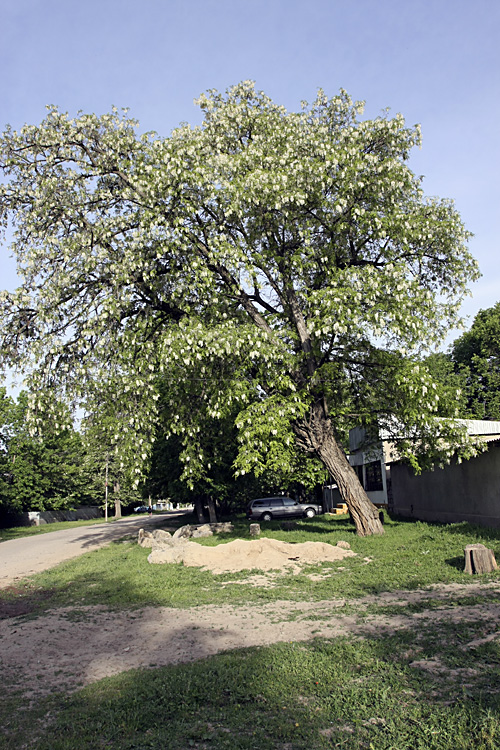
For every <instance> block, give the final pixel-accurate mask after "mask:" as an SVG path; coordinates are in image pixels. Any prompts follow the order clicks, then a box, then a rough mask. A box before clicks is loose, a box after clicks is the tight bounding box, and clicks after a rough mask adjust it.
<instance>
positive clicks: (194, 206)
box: [0, 82, 478, 534]
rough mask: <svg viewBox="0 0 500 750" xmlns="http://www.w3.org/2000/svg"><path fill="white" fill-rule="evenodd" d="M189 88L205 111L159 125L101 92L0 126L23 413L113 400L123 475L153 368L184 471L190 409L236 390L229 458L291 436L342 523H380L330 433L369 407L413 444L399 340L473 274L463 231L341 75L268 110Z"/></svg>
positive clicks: (405, 340) (431, 411)
mask: <svg viewBox="0 0 500 750" xmlns="http://www.w3.org/2000/svg"><path fill="white" fill-rule="evenodd" d="M198 103H199V106H200V107H201V109H202V112H203V115H204V121H203V124H202V125H201V126H200V127H191V126H189V125H183V126H181V127H179V128H178V129H176V130H174V131H173V133H172V134H171V135H170V136H169V137H160V136H158V135H157V134H155V133H148V134H144V135H139V134H138V132H137V123H136V122H135V121H134V120H132V119H130V118H129V117H128V115H127V113H126V112H121V113H120V112H118V111H116V110H114V111H113V112H112V113H111V114H108V115H104V116H101V117H98V116H96V115H93V114H79V115H78V116H77V117H75V118H71V117H69V116H68V115H67V114H65V113H62V112H59V111H58V110H57V109H55V108H50V110H49V113H48V116H47V118H46V119H45V120H44V121H43V122H42V123H41V124H40V125H27V126H25V127H24V128H22V129H21V130H20V131H19V132H15V131H13V130H11V129H7V130H6V131H5V133H4V134H3V136H2V138H1V141H0V154H1V156H0V163H1V167H2V170H3V174H4V182H3V184H2V185H1V186H0V211H1V216H2V218H3V220H4V222H7V220H8V217H10V219H11V220H12V222H13V228H14V240H13V244H12V249H13V252H14V253H15V255H16V257H17V259H18V264H19V269H20V273H21V274H22V285H21V287H20V288H19V289H18V290H17V291H16V292H14V293H9V294H7V293H4V294H3V296H2V300H1V310H0V316H1V321H2V331H3V334H2V335H3V341H2V345H1V351H2V355H3V358H4V361H5V362H6V363H9V364H11V365H18V366H21V367H23V368H25V369H28V370H29V372H30V382H31V388H32V391H33V392H35V393H37V397H36V399H35V400H34V403H33V404H32V408H33V412H34V414H35V419H36V418H37V417H36V411H37V409H40V408H42V407H43V405H44V401H45V402H46V405H47V406H48V408H51V407H52V404H53V403H54V401H53V393H54V392H55V393H57V394H58V395H63V394H65V395H66V397H68V398H71V399H74V400H75V401H78V400H80V401H83V403H84V404H85V405H86V408H87V409H89V410H91V409H92V403H93V400H94V399H95V398H100V399H102V398H103V394H107V395H108V398H109V400H110V402H114V403H117V404H120V412H121V414H122V415H123V418H122V419H121V420H118V421H117V423H116V426H115V428H114V429H115V430H117V431H118V432H119V433H120V434H119V443H120V445H121V446H128V451H129V453H130V454H132V455H133V456H134V458H135V460H136V471H137V475H138V476H139V474H140V470H141V468H140V462H141V461H142V460H147V458H148V455H149V453H150V450H151V444H152V439H153V435H154V421H155V417H156V414H157V400H158V397H159V393H158V375H159V373H161V374H162V378H163V381H164V380H165V379H167V380H168V381H169V388H170V407H171V412H170V415H169V417H168V431H169V432H171V433H175V434H177V435H179V437H180V438H181V440H182V442H183V445H184V448H185V453H184V460H185V464H186V466H187V467H188V468H187V471H188V473H190V472H191V473H192V475H193V477H195V476H200V473H201V474H202V473H203V471H204V466H206V459H205V455H204V449H203V444H202V442H203V441H202V440H201V439H200V434H201V431H202V429H203V424H204V420H206V419H208V418H215V419H219V418H223V417H224V415H226V414H227V411H228V409H229V410H234V408H235V406H236V407H237V412H238V416H237V418H236V425H237V428H238V430H239V440H240V451H239V455H238V458H237V460H236V469H237V471H239V472H247V471H250V470H252V469H255V470H257V472H258V471H259V470H262V469H263V467H265V466H269V465H272V464H273V463H274V464H279V465H280V466H281V467H282V468H283V467H285V468H286V467H287V466H290V467H291V466H292V464H293V463H294V461H295V456H296V450H297V447H298V448H300V449H302V450H305V451H307V452H309V453H311V454H314V455H315V456H316V457H317V459H318V460H319V461H320V462H321V463H322V464H323V465H324V466H325V467H326V468H327V469H328V471H329V472H330V474H332V476H333V477H334V480H335V481H336V482H337V484H338V486H339V490H340V492H341V495H342V496H343V497H344V499H345V500H346V502H347V503H348V505H349V508H350V510H351V513H352V515H353V518H354V520H355V522H356V526H357V529H358V533H362V534H366V533H374V532H375V533H377V532H378V533H381V532H382V528H381V526H380V524H379V521H378V515H377V513H376V509H375V508H374V507H373V506H372V505H371V504H370V503H369V501H368V499H367V497H366V495H365V494H364V491H363V490H362V489H361V487H360V486H359V483H358V481H357V478H356V476H355V474H354V472H353V471H352V470H351V469H350V467H349V464H348V462H347V460H346V458H345V454H344V451H343V449H342V447H341V441H342V439H343V437H344V436H345V434H346V430H347V429H348V428H349V427H350V426H352V425H353V424H355V423H364V424H370V423H373V422H374V421H377V422H378V423H379V424H382V425H384V426H386V427H389V428H390V427H391V425H394V424H395V422H397V424H398V429H399V430H400V429H401V426H404V427H405V428H407V429H408V431H409V432H410V433H411V434H418V435H419V437H420V438H421V436H422V434H424V433H425V435H426V440H425V441H424V442H425V443H426V445H429V444H430V443H431V442H432V440H433V438H435V437H436V435H437V434H438V433H439V430H440V428H439V423H438V422H437V421H436V420H435V419H433V416H434V415H435V414H436V411H437V403H438V398H437V393H436V389H435V383H434V382H433V380H432V377H431V376H430V374H429V372H428V371H427V370H426V369H425V367H422V364H421V362H420V364H419V358H420V357H421V355H422V351H423V349H424V348H425V347H426V346H429V345H432V344H433V343H437V342H439V341H440V340H441V338H442V336H443V334H444V333H445V332H446V331H447V330H448V329H449V327H450V326H453V325H455V324H456V323H457V320H458V309H459V306H460V303H461V300H462V297H463V295H464V293H465V292H466V289H467V284H468V283H469V281H470V280H472V279H474V278H476V277H477V275H478V271H477V266H476V263H475V261H474V260H473V258H472V257H471V255H470V253H469V251H468V249H467V240H468V233H467V231H466V230H465V229H464V226H463V224H462V222H461V220H460V217H459V215H458V213H457V211H456V210H455V208H454V206H453V203H452V202H451V201H449V200H441V199H438V198H426V197H425V196H424V194H423V190H422V181H421V179H420V178H419V177H417V176H415V175H414V174H413V172H412V171H411V169H410V168H409V166H408V159H409V155H410V151H411V149H412V148H413V147H415V146H418V145H420V132H419V128H418V127H408V126H407V125H406V124H405V121H404V118H403V117H402V116H401V115H396V116H394V117H391V116H389V114H388V113H386V114H385V115H383V116H381V117H378V118H376V119H372V120H364V119H362V116H361V115H362V104H361V103H359V102H353V101H352V100H351V99H350V97H349V96H348V94H347V93H346V92H345V91H341V92H340V93H339V94H338V95H337V96H334V97H333V98H330V99H329V98H328V97H327V96H326V95H325V94H324V93H323V92H322V91H319V93H318V95H317V97H316V100H315V101H314V102H313V104H311V105H308V104H306V103H303V104H302V109H301V110H300V111H298V112H288V111H286V110H285V108H284V107H282V106H280V105H277V104H275V103H274V102H272V101H271V100H270V99H269V98H268V97H267V96H266V95H265V94H263V93H262V92H258V91H256V90H255V88H254V85H253V84H252V83H251V82H243V83H241V84H238V85H236V86H234V87H233V88H231V89H229V90H228V91H227V92H226V93H225V94H220V93H218V92H216V91H210V92H208V94H207V95H204V96H202V97H201V98H200V99H199V101H198ZM47 394H48V396H47ZM193 399H196V409H195V408H193ZM47 401H48V404H47ZM420 444H422V441H421V440H420Z"/></svg>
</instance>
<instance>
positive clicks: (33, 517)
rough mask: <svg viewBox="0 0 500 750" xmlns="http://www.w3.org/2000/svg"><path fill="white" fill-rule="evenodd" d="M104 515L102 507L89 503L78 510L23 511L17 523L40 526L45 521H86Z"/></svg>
mask: <svg viewBox="0 0 500 750" xmlns="http://www.w3.org/2000/svg"><path fill="white" fill-rule="evenodd" d="M102 515H103V511H102V508H100V507H99V506H98V505H89V506H84V507H82V508H77V510H46V511H41V512H38V511H30V512H28V513H22V514H21V516H20V518H19V521H17V520H16V525H19V526H40V525H42V524H45V523H56V521H86V520H90V519H92V518H100V517H101V516H102Z"/></svg>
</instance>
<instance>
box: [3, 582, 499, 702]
mask: <svg viewBox="0 0 500 750" xmlns="http://www.w3.org/2000/svg"><path fill="white" fill-rule="evenodd" d="M490 590H491V591H494V592H495V593H500V586H499V585H498V584H489V585H486V586H481V585H478V584H472V585H470V586H468V585H464V586H456V585H453V586H450V587H446V586H439V587H434V588H432V589H430V590H428V591H415V592H407V591H406V592H395V593H392V594H382V595H379V596H369V597H366V598H364V599H361V600H355V601H354V602H346V601H345V600H342V599H335V600H331V601H321V602H290V601H277V602H273V603H272V604H265V605H262V604H261V605H246V606H203V607H193V608H191V609H185V610H179V609H170V608H168V607H159V608H154V607H147V608H145V609H142V610H136V611H132V612H130V611H125V612H115V611H109V610H108V609H107V608H106V607H102V606H101V607H69V608H63V609H58V610H52V611H49V612H48V613H46V614H45V615H43V616H41V617H38V618H36V619H28V620H24V619H23V618H22V617H15V618H11V619H9V620H4V621H3V622H0V655H1V656H0V670H1V672H2V675H3V678H4V681H5V683H6V684H10V683H12V684H14V683H15V684H17V686H18V687H22V688H23V692H24V695H25V698H26V699H27V700H30V699H31V700H36V698H37V697H38V696H40V695H47V694H50V693H54V692H58V691H69V692H70V691H73V690H76V689H78V688H80V687H82V686H84V685H88V684H90V683H92V682H95V681H97V680H100V679H102V678H104V677H108V676H111V675H116V674H119V673H121V672H124V671H126V670H129V669H133V668H141V667H158V666H165V665H168V664H177V663H180V662H189V661H194V660H196V659H202V658H205V657H207V656H211V655H213V654H216V653H218V652H219V651H225V650H229V649H234V648H240V647H247V646H265V645H268V644H271V643H274V642H278V641H306V640H310V639H311V638H314V637H317V636H321V637H324V638H334V637H337V636H342V635H349V636H350V637H356V638H364V637H376V636H377V635H379V634H380V633H384V632H385V633H391V632H395V631H396V630H398V629H401V628H413V629H415V632H416V633H418V632H420V631H422V628H425V626H426V622H430V621H432V620H437V619H440V620H443V621H447V620H450V621H456V620H465V619H468V620H478V621H481V622H484V623H490V625H491V627H494V628H495V630H496V623H497V622H498V620H499V618H500V605H498V604H495V603H491V604H489V603H488V598H487V597H486V596H485V597H484V600H485V601H484V603H483V604H477V605H471V606H455V607H450V602H452V601H453V598H454V596H455V595H463V596H466V595H467V594H472V593H474V594H477V593H480V592H482V593H485V591H490ZM426 599H432V600H433V602H435V600H436V599H441V600H442V603H443V606H442V608H440V609H433V610H432V611H427V612H425V613H423V612H419V613H416V614H413V615H412V614H408V613H407V612H405V611H404V610H403V609H402V611H401V614H396V615H394V616H388V615H383V616H379V615H377V614H374V615H373V614H372V615H370V616H366V614H367V613H365V616H364V617H359V614H360V613H363V612H364V611H365V610H366V609H367V607H368V606H369V605H373V604H374V603H377V604H380V605H391V604H396V603H397V604H404V603H407V604H410V603H416V602H425V600H426ZM346 604H354V605H355V610H356V611H355V613H354V614H352V608H350V607H349V608H346V609H344V607H345V605H346ZM469 646H470V647H471V648H474V647H475V646H476V642H473V643H471V644H469ZM414 666H415V667H420V668H422V667H423V666H424V665H423V664H422V663H421V662H420V663H419V662H418V661H416V662H414Z"/></svg>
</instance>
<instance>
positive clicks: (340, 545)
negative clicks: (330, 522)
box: [337, 541, 351, 549]
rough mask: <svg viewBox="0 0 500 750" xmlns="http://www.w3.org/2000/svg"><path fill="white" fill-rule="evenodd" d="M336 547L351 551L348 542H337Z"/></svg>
mask: <svg viewBox="0 0 500 750" xmlns="http://www.w3.org/2000/svg"><path fill="white" fill-rule="evenodd" d="M337 547H340V548H341V549H351V545H350V544H349V542H343V541H340V542H337Z"/></svg>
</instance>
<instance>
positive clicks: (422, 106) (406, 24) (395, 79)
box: [0, 0, 500, 316]
mask: <svg viewBox="0 0 500 750" xmlns="http://www.w3.org/2000/svg"><path fill="white" fill-rule="evenodd" d="M499 50H500V3H499V2H498V0H474V1H472V0H253V1H252V2H248V1H245V2H243V1H242V0H142V1H141V2H131V0H86V1H85V2H76V1H75V0H3V2H1V7H0V127H2V128H3V126H4V125H5V124H7V123H10V124H11V125H12V126H13V127H19V126H21V125H23V124H24V123H25V122H28V123H34V122H39V121H40V120H41V119H42V118H43V117H44V114H45V105H47V104H56V105H58V106H59V107H60V108H62V109H65V110H68V111H69V112H71V113H73V114H75V113H76V112H77V111H78V110H83V111H92V112H96V113H98V114H101V113H103V112H107V111H109V109H110V107H111V106H112V105H116V106H118V107H124V106H126V107H129V108H130V114H131V115H133V116H134V117H136V118H137V119H138V120H139V121H140V123H141V128H142V129H144V130H156V131H157V132H158V133H160V134H161V135H168V134H169V133H170V131H171V130H172V128H174V127H175V126H176V125H178V124H179V123H180V122H181V121H188V122H191V123H193V122H197V121H199V119H200V118H199V113H198V110H197V108H196V107H195V106H194V104H193V99H194V98H195V97H197V96H198V95H199V94H200V93H201V92H203V91H205V90H206V89H208V88H216V89H219V90H224V89H226V88H227V87H228V86H230V85H232V84H234V83H237V82H238V81H240V80H243V79H249V78H250V79H253V80H255V81H256V83H257V86H258V87H259V88H260V89H263V90H264V91H265V92H266V93H267V94H269V95H270V96H271V97H272V98H273V99H275V100H276V101H278V102H280V103H282V104H284V105H285V106H286V107H287V108H289V109H295V108H298V107H299V103H300V101H301V100H302V99H307V100H309V101H310V100H312V99H313V97H314V95H315V93H316V90H317V88H319V87H321V88H323V89H325V91H326V93H327V94H328V95H334V94H335V93H336V92H337V91H338V89H339V88H341V87H342V88H345V89H347V91H348V92H349V93H350V94H351V96H352V97H353V98H355V99H363V100H365V101H366V105H367V106H366V114H367V115H368V116H372V115H377V114H378V113H379V112H380V111H381V110H382V109H385V108H386V107H390V109H391V111H392V112H394V113H396V112H402V113H403V114H404V116H405V117H406V119H407V122H408V123H409V124H414V123H416V122H419V123H421V125H422V130H423V148H422V150H421V151H417V152H416V153H415V155H414V157H413V159H412V166H413V168H414V170H415V171H416V172H417V173H418V174H423V175H425V182H424V188H425V190H426V192H427V193H428V194H431V195H439V196H440V197H449V198H454V199H455V200H456V204H457V207H458V209H459V210H460V212H461V214H462V217H463V219H464V221H465V223H466V225H467V227H468V228H469V229H470V230H471V231H472V232H474V234H475V236H474V238H473V240H472V241H471V250H472V252H473V254H474V255H475V257H476V258H477V259H478V261H479V263H480V267H481V270H482V273H483V278H482V279H481V281H480V282H478V283H477V284H475V285H474V287H473V290H472V291H473V298H472V299H471V300H469V301H468V302H467V303H466V304H465V306H464V313H465V314H468V315H471V316H473V315H474V314H475V313H476V312H477V311H478V310H479V309H481V308H485V307H489V306H491V305H493V304H494V303H495V302H497V301H499V300H500V263H499V252H498V224H499V222H500V200H499V199H500V188H499V185H500V180H499V172H500V147H499V142H500V103H499V102H500V96H499V94H500V85H499V83H500V52H499ZM0 275H1V278H0V287H2V288H5V287H7V288H9V287H13V286H14V285H15V271H14V265H13V262H12V260H11V259H9V257H8V253H7V251H6V249H5V248H2V249H1V250H0Z"/></svg>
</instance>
